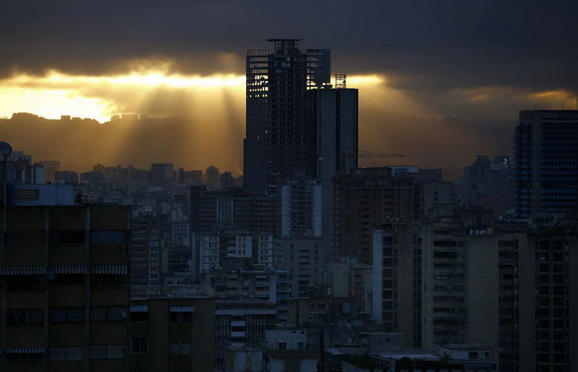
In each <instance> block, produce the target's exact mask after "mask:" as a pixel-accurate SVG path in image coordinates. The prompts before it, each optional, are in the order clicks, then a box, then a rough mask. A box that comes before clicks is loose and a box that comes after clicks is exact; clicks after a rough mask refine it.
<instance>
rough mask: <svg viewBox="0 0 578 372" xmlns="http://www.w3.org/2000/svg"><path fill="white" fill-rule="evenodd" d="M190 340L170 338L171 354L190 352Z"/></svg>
mask: <svg viewBox="0 0 578 372" xmlns="http://www.w3.org/2000/svg"><path fill="white" fill-rule="evenodd" d="M190 353H191V341H190V340H179V339H172V340H171V354H190Z"/></svg>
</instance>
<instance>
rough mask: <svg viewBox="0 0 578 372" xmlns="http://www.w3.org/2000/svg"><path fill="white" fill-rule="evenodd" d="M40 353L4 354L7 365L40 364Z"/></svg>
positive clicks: (42, 355) (41, 355) (41, 354)
mask: <svg viewBox="0 0 578 372" xmlns="http://www.w3.org/2000/svg"><path fill="white" fill-rule="evenodd" d="M43 357H44V354H43V353H42V352H24V353H12V352H6V362H7V363H42V359H43Z"/></svg>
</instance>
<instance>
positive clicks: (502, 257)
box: [0, 39, 578, 372]
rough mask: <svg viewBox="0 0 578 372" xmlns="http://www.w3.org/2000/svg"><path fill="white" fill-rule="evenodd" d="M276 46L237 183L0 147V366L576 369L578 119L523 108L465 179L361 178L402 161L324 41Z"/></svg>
mask: <svg viewBox="0 0 578 372" xmlns="http://www.w3.org/2000/svg"><path fill="white" fill-rule="evenodd" d="M268 41H270V42H272V43H273V48H272V49H270V50H269V49H267V50H250V51H248V52H247V57H246V63H247V65H246V67H247V80H246V99H247V101H246V104H247V106H246V107H247V122H246V138H245V142H244V162H245V163H244V166H245V174H244V175H243V176H239V177H235V176H234V175H233V173H231V172H228V171H225V170H219V169H218V168H217V167H216V166H208V167H207V168H206V169H205V170H204V171H203V170H195V169H193V170H186V169H184V168H178V167H175V166H174V164H172V163H164V162H163V163H161V162H159V163H153V164H151V166H150V168H149V169H138V168H136V167H133V166H126V167H125V166H109V165H105V164H96V165H94V166H93V167H92V169H91V170H90V171H87V172H83V173H80V174H79V173H76V172H71V171H67V170H65V169H63V168H64V167H63V166H61V163H60V160H58V161H57V160H47V161H41V162H33V160H32V156H31V155H27V154H25V153H24V152H23V151H12V148H11V146H10V145H8V144H7V143H5V142H0V156H1V158H0V160H1V161H0V178H1V180H2V182H0V185H1V193H0V201H1V208H0V317H1V319H0V320H1V321H0V369H2V370H3V371H4V370H6V371H47V370H58V371H76V370H84V371H88V370H90V371H101V370H103V371H104V370H107V371H108V370H110V371H116V370H118V371H130V372H137V371H138V372H144V371H181V372H183V371H215V370H216V371H284V370H291V371H293V370H295V371H298V370H300V371H332V372H334V371H335V372H336V371H347V372H350V371H365V370H371V369H374V370H381V371H388V372H394V371H395V372H398V371H436V372H437V371H440V372H441V371H450V370H451V371H468V372H469V371H478V372H482V371H483V372H490V371H492V372H496V371H501V372H519V371H524V372H526V371H530V372H534V371H535V372H544V371H548V372H558V371H560V372H570V371H572V370H573V367H572V366H573V365H576V364H577V362H578V361H577V360H576V356H577V355H578V342H575V340H576V339H577V337H578V321H577V319H578V318H577V316H576V314H578V277H577V276H576V273H575V270H573V268H575V267H577V265H578V254H577V252H578V229H577V226H578V222H577V220H576V218H577V217H578V213H576V212H577V209H576V208H577V198H578V196H577V194H576V190H577V189H576V185H578V178H577V177H578V176H577V174H578V165H577V164H578V146H577V144H578V138H577V136H578V111H573V110H557V111H549V110H531V111H521V112H520V113H519V115H520V120H519V123H518V125H517V127H516V130H515V136H514V139H515V142H514V149H513V151H514V155H515V156H514V158H513V161H511V160H510V156H509V155H508V154H507V153H505V152H503V153H500V154H499V155H497V156H495V157H493V158H490V157H489V155H478V156H477V157H476V158H475V159H474V160H473V161H472V162H471V163H470V164H469V165H467V166H465V167H464V169H463V179H461V180H458V181H455V182H449V181H444V179H443V176H442V171H441V169H425V168H421V167H419V166H418V165H391V166H381V167H377V166H373V167H363V166H360V162H359V158H360V157H363V156H372V157H376V158H377V157H390V158H395V159H396V160H397V159H399V160H400V161H401V160H402V159H403V157H404V155H403V154H390V153H387V151H384V154H373V153H365V152H363V151H361V150H360V149H359V147H358V138H359V135H358V124H359V123H358V114H359V112H358V111H359V110H358V106H359V105H358V99H359V95H358V91H357V90H356V89H350V88H347V86H346V84H345V80H346V76H345V75H342V74H339V75H336V78H335V84H334V85H332V84H331V83H330V52H329V50H326V49H305V50H302V49H300V48H299V41H300V40H299V39H270V40H268ZM125 119H126V120H125ZM116 121H122V122H124V121H127V122H139V121H142V122H143V123H144V122H148V121H149V120H148V119H146V117H141V118H140V119H139V120H136V116H135V117H132V118H131V117H130V116H127V117H126V118H124V116H123V119H118V120H116ZM118 124H121V123H118ZM133 124H134V123H133ZM385 150H387V149H385ZM159 160H161V159H159ZM62 164H64V163H62ZM177 168H178V169H177Z"/></svg>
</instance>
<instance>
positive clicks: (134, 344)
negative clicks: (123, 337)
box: [130, 337, 148, 353]
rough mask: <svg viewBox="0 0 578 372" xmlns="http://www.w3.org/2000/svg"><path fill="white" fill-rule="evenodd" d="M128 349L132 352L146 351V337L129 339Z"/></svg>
mask: <svg viewBox="0 0 578 372" xmlns="http://www.w3.org/2000/svg"><path fill="white" fill-rule="evenodd" d="M130 351H131V352H132V353H146V352H148V342H147V338H146V337H133V338H132V340H131V347H130Z"/></svg>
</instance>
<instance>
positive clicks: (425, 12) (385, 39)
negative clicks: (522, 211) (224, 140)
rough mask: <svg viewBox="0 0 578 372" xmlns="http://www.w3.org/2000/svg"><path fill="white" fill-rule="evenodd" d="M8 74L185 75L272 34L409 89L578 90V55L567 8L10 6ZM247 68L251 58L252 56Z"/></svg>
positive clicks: (575, 10) (473, 4)
mask: <svg viewBox="0 0 578 372" xmlns="http://www.w3.org/2000/svg"><path fill="white" fill-rule="evenodd" d="M1 14H2V15H1V16H0V23H2V26H0V27H1V28H2V31H3V32H2V36H0V41H1V43H2V45H3V52H2V53H1V55H0V63H1V67H2V71H3V72H4V73H6V72H7V71H10V69H12V68H19V69H24V70H31V71H42V70H43V69H45V68H58V69H61V70H65V71H68V72H74V71H85V72H89V73H101V72H103V71H106V70H107V69H110V68H112V67H114V66H116V63H117V62H118V61H123V60H130V59H134V58H143V57H146V56H151V55H155V56H156V55H158V56H167V57H171V58H174V59H176V60H180V61H182V63H180V64H178V66H179V68H181V69H182V70H183V71H185V72H191V71H193V70H194V71H195V72H210V71H214V70H219V71H220V70H221V69H222V68H224V67H225V68H227V69H229V70H236V71H237V72H242V71H243V66H242V64H237V65H234V66H231V65H229V66H224V65H222V64H221V63H219V61H218V60H216V59H215V56H217V55H219V54H221V53H234V54H239V55H243V53H244V51H245V49H248V48H261V47H265V46H266V43H265V42H264V39H265V38H268V37H301V38H303V39H304V41H303V45H304V46H309V47H328V48H331V49H332V50H333V51H334V55H335V58H334V62H335V66H336V68H338V69H340V70H347V71H349V72H352V73H358V72H366V71H371V72H380V71H383V72H387V73H390V74H394V75H399V76H403V77H404V79H403V81H400V86H402V87H406V86H407V87H412V86H416V85H423V86H428V87H430V86H431V87H438V86H442V87H447V86H452V87H453V86H472V85H482V84H486V85H492V84H508V85H525V86H533V87H534V86H535V87H543V86H545V85H547V86H549V87H551V86H557V87H563V88H567V89H570V88H572V89H574V88H575V87H576V86H575V84H576V79H577V78H575V77H574V76H576V74H575V73H573V72H574V66H575V65H576V60H577V59H578V51H577V50H576V48H575V46H574V40H576V39H577V38H578V26H576V25H577V24H576V22H575V15H576V14H578V3H576V2H573V1H570V0H567V1H526V2H521V1H507V2H504V1H487V0H486V1H483V0H474V1H462V2H458V1H455V0H451V1H449V0H441V1H426V0H422V1H403V2H401V1H356V2H352V1H349V0H342V1H332V2H312V1H303V0H300V1H291V2H276V1H251V0H247V1H159V0H154V1H153V0H141V1H114V2H113V1H106V0H105V1H70V0H68V1H67V0H64V1H58V2H47V1H38V0H32V1H15V0H12V1H8V2H7V4H6V5H5V6H4V11H3V12H2V13H1ZM241 61H242V60H241Z"/></svg>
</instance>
